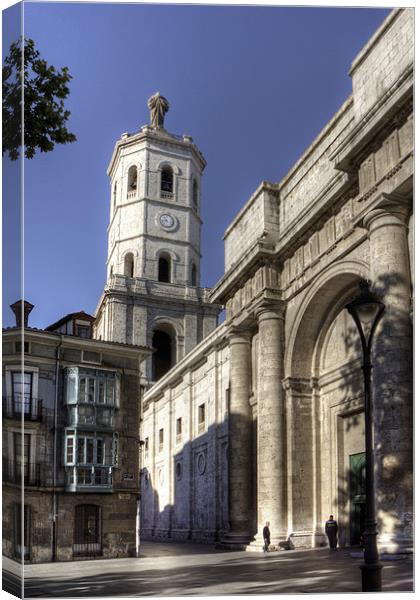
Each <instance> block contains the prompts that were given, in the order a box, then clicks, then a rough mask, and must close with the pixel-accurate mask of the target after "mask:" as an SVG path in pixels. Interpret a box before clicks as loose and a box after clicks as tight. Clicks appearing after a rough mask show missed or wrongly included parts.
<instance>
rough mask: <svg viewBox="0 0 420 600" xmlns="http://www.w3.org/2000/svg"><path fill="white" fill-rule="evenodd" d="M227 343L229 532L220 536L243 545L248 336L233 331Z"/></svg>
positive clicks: (247, 520)
mask: <svg viewBox="0 0 420 600" xmlns="http://www.w3.org/2000/svg"><path fill="white" fill-rule="evenodd" d="M229 345H230V406H229V525H230V531H229V533H228V534H227V535H226V536H225V537H224V538H223V539H222V540H221V541H222V544H223V545H224V546H225V547H229V548H235V549H244V548H245V547H246V545H247V544H248V543H249V542H250V540H251V539H252V537H253V532H252V530H251V527H252V526H251V523H252V519H251V510H252V488H251V481H252V428H251V425H252V422H251V409H250V405H249V395H250V388H251V338H250V335H249V334H248V333H246V332H242V331H233V332H232V333H231V334H230V336H229Z"/></svg>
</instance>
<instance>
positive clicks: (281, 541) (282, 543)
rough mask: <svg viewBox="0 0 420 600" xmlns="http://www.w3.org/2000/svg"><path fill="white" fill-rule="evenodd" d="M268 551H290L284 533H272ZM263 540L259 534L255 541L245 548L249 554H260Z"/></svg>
mask: <svg viewBox="0 0 420 600" xmlns="http://www.w3.org/2000/svg"><path fill="white" fill-rule="evenodd" d="M270 540H271V543H270V550H290V546H289V542H288V539H287V534H286V532H283V533H277V532H272V533H271V536H270ZM263 545H264V538H263V536H262V534H261V533H259V534H258V535H256V536H255V539H254V540H253V541H252V542H251V543H250V544H249V545H248V546H247V548H246V549H247V551H249V552H262V551H263Z"/></svg>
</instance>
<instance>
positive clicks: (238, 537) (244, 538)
mask: <svg viewBox="0 0 420 600" xmlns="http://www.w3.org/2000/svg"><path fill="white" fill-rule="evenodd" d="M252 540H253V536H252V535H251V534H250V533H247V532H239V533H226V534H225V535H224V536H223V537H221V538H220V542H218V543H217V544H216V548H220V549H221V550H246V549H247V546H248V545H249V543H250V542H251V541H252Z"/></svg>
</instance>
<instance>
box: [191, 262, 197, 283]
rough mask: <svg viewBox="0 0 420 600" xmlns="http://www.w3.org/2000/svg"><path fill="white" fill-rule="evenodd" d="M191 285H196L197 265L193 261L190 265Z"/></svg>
mask: <svg viewBox="0 0 420 600" xmlns="http://www.w3.org/2000/svg"><path fill="white" fill-rule="evenodd" d="M191 285H197V267H196V266H195V263H193V264H192V265H191Z"/></svg>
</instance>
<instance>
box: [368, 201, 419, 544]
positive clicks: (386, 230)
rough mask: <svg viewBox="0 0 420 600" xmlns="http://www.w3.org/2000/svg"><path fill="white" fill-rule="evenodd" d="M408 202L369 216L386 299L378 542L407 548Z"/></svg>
mask: <svg viewBox="0 0 420 600" xmlns="http://www.w3.org/2000/svg"><path fill="white" fill-rule="evenodd" d="M407 219H408V207H407V206H406V205H405V204H404V203H403V202H402V201H398V200H396V199H392V198H390V197H389V196H385V195H384V196H383V198H382V202H381V207H380V208H377V209H375V210H373V211H371V212H370V213H369V214H368V215H367V216H366V217H365V219H364V224H365V226H366V227H367V228H368V231H369V241H370V263H371V280H372V289H373V291H374V292H375V293H377V294H378V295H379V296H380V297H381V299H382V301H383V302H384V303H385V313H384V316H383V318H382V320H381V321H380V323H379V326H378V330H377V332H376V334H375V340H374V346H373V351H372V365H373V372H372V381H373V406H374V409H373V410H374V421H375V453H376V497H377V519H378V530H379V536H378V546H379V550H380V551H381V552H383V551H389V552H398V551H406V548H407V546H410V545H411V543H412V535H413V531H412V527H413V522H412V496H413V475H412V473H413V472H412V451H413V447H412V439H411V432H412V426H413V414H412V378H413V372H412V342H411V339H412V328H411V321H410V307H411V281H410V269H409V257H408V242H407V225H406V223H407Z"/></svg>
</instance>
